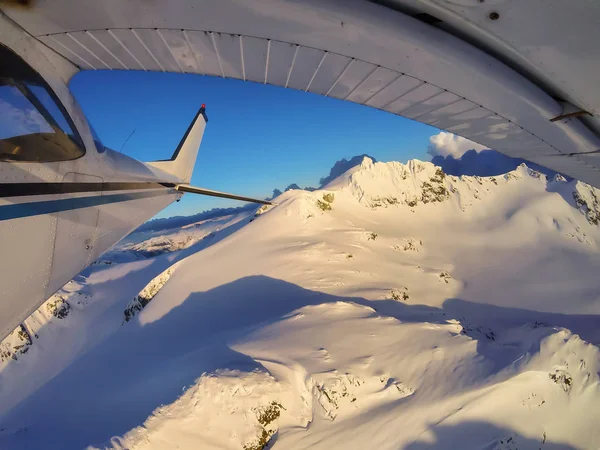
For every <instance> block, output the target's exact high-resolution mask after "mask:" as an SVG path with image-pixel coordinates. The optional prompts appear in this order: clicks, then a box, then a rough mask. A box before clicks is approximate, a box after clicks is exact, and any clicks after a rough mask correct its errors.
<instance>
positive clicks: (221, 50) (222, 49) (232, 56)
mask: <svg viewBox="0 0 600 450" xmlns="http://www.w3.org/2000/svg"><path fill="white" fill-rule="evenodd" d="M213 39H214V42H215V45H216V47H217V51H218V55H219V61H220V63H221V68H222V69H223V74H224V76H225V77H227V78H238V79H243V76H242V55H241V52H240V38H239V36H234V35H233V34H225V33H213Z"/></svg>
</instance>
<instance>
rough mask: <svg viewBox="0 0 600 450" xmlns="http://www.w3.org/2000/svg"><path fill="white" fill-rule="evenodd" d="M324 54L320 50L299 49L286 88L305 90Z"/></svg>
mask: <svg viewBox="0 0 600 450" xmlns="http://www.w3.org/2000/svg"><path fill="white" fill-rule="evenodd" d="M324 53H325V52H323V51H322V50H316V49H314V48H307V47H300V48H299V50H298V54H297V55H296V61H295V63H294V67H293V69H292V73H291V75H290V80H289V82H288V87H290V88H293V89H302V90H306V88H307V87H308V85H309V83H310V81H311V80H312V79H313V75H314V74H315V72H316V70H317V67H319V62H320V61H321V59H322V58H323V54H324Z"/></svg>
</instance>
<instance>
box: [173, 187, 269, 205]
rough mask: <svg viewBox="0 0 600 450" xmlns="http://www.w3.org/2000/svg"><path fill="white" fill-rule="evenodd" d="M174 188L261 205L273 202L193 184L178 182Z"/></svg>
mask: <svg viewBox="0 0 600 450" xmlns="http://www.w3.org/2000/svg"><path fill="white" fill-rule="evenodd" d="M175 189H177V190H178V191H181V192H189V193H191V194H199V195H208V196H210V197H221V198H230V199H232V200H241V201H243V202H250V203H262V204H263V205H273V204H274V203H273V202H270V201H268V200H259V199H256V198H250V197H243V196H241V195H235V194H228V193H227V192H219V191H213V190H211V189H204V188H199V187H195V186H190V185H189V184H178V185H177V186H175Z"/></svg>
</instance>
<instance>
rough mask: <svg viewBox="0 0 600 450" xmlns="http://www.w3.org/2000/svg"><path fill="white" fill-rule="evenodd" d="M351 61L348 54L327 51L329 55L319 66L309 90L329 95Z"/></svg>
mask: <svg viewBox="0 0 600 450" xmlns="http://www.w3.org/2000/svg"><path fill="white" fill-rule="evenodd" d="M351 61H352V60H351V59H350V58H347V57H346V56H341V55H338V54H335V53H327V57H326V58H325V59H324V60H323V62H322V63H321V67H319V70H318V72H317V73H316V74H315V76H314V78H313V80H312V83H311V84H310V89H309V91H310V92H314V93H315V94H321V95H327V93H328V92H329V91H330V90H331V89H332V88H333V87H334V86H335V84H336V83H337V81H338V79H339V78H340V76H341V75H342V73H343V72H344V70H345V69H346V67H348V65H349V64H350V62H351Z"/></svg>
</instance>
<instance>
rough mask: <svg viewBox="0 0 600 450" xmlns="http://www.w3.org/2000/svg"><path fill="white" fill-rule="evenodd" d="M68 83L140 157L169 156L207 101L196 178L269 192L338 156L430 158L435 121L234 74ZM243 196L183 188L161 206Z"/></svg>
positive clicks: (302, 179)
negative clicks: (428, 122) (188, 191)
mask: <svg viewBox="0 0 600 450" xmlns="http://www.w3.org/2000/svg"><path fill="white" fill-rule="evenodd" d="M71 90H72V91H73V93H74V94H75V96H76V98H77V100H78V101H79V103H80V105H81V106H82V108H83V110H84V111H85V113H86V115H87V117H88V119H89V120H90V122H91V123H92V125H93V127H94V128H95V129H96V131H97V133H98V134H99V136H100V138H101V139H102V141H103V143H104V144H105V145H106V146H108V147H110V148H112V149H115V150H119V149H120V148H121V147H122V146H123V144H124V142H125V141H126V139H127V137H128V136H129V135H130V134H131V132H132V131H133V130H135V133H134V134H133V136H132V137H131V138H130V139H129V141H128V142H127V145H126V146H125V148H124V149H123V153H126V154H128V155H130V156H133V157H135V158H137V159H141V160H142V161H152V160H156V159H164V158H168V157H170V156H171V154H172V153H173V150H174V149H175V147H176V146H177V144H178V143H179V140H180V139H181V137H182V135H183V133H184V132H185V130H186V129H187V127H188V125H189V123H190V121H191V120H192V118H193V117H194V115H195V113H196V112H197V110H198V108H199V106H200V105H201V104H202V103H205V104H206V111H207V114H208V117H209V122H208V125H207V128H206V131H205V134H204V139H203V142H202V145H201V148H200V154H199V157H198V162H197V164H196V169H195V170H194V175H193V178H192V184H194V185H197V186H202V187H207V188H210V189H217V190H222V191H227V192H233V193H238V194H245V195H249V196H254V197H260V198H264V197H266V196H269V195H270V194H271V193H272V191H273V189H275V188H278V189H284V188H285V187H286V186H288V185H289V184H291V183H297V184H298V185H300V186H317V185H318V181H319V178H321V177H323V176H325V175H327V174H328V173H329V169H330V168H331V166H333V164H334V163H335V161H337V160H339V159H341V158H344V157H345V158H351V157H352V156H355V155H359V154H362V153H368V154H370V155H373V156H374V157H376V158H377V159H379V160H381V161H392V160H395V161H406V160H408V159H412V158H418V159H422V160H429V159H430V158H431V157H430V155H428V154H427V147H428V144H429V137H430V136H432V135H434V134H436V133H437V132H438V130H437V129H435V128H432V127H429V126H427V125H423V124H420V123H417V122H414V121H411V120H408V119H404V118H402V117H398V116H394V115H391V114H388V113H384V112H382V111H378V110H375V109H372V108H367V107H364V106H360V105H356V104H353V103H350V102H342V101H339V100H335V99H331V98H325V97H322V96H318V95H315V94H310V93H305V92H300V91H294V90H291V89H283V88H278V87H274V86H269V85H262V84H257V83H251V82H243V81H238V80H228V79H220V78H215V77H206V76H198V75H185V74H165V73H155V72H132V71H129V72H126V71H94V72H93V71H89V72H87V71H86V72H81V73H80V74H78V75H77V76H76V77H75V78H74V79H73V81H72V82H71ZM237 204H238V202H235V201H230V200H223V199H213V198H206V197H201V196H194V195H185V196H184V197H183V200H182V201H181V202H179V203H175V204H173V205H171V206H169V207H168V208H167V209H165V210H164V211H163V212H161V213H160V214H159V216H160V217H166V216H171V215H188V214H194V213H197V212H199V211H202V210H205V209H210V208H214V207H220V206H236V205H237Z"/></svg>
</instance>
